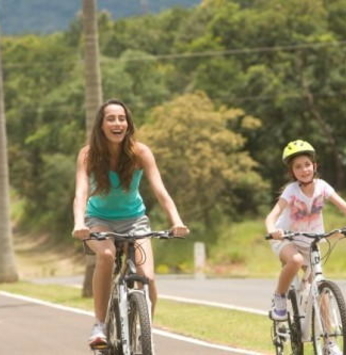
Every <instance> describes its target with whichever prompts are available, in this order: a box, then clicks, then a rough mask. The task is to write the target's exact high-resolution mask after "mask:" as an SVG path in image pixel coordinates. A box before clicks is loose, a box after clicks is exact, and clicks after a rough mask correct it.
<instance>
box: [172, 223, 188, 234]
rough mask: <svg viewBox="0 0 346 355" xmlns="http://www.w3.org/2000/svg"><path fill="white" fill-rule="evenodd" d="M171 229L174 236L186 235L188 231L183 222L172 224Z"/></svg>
mask: <svg viewBox="0 0 346 355" xmlns="http://www.w3.org/2000/svg"><path fill="white" fill-rule="evenodd" d="M171 231H172V233H173V235H174V237H183V236H184V235H187V234H189V233H190V230H189V228H187V227H186V226H184V225H183V224H180V225H175V226H173V227H172V228H171Z"/></svg>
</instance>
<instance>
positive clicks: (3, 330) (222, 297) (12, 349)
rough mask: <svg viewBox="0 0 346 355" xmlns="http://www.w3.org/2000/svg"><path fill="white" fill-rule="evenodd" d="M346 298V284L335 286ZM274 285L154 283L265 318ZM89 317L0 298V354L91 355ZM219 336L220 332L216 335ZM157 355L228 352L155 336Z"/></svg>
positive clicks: (171, 293) (165, 293) (164, 290)
mask: <svg viewBox="0 0 346 355" xmlns="http://www.w3.org/2000/svg"><path fill="white" fill-rule="evenodd" d="M82 280H83V277H82V276H77V277H73V278H54V279H40V280H35V282H37V283H62V284H71V285H75V286H77V287H78V286H79V287H80V285H81V284H82ZM336 282H337V283H338V285H339V286H340V287H341V289H342V291H343V292H344V295H346V281H344V280H336ZM275 283H276V281H275V280H274V279H205V280H203V279H202V280H200V279H193V278H179V277H158V278H157V284H158V290H159V294H160V296H161V297H162V298H164V297H168V298H169V297H172V298H174V297H178V298H181V299H182V300H189V301H191V302H194V301H196V302H206V303H211V304H212V305H220V306H227V305H228V306H236V307H245V308H248V309H252V310H255V311H256V310H257V311H259V312H263V314H266V312H267V310H268V308H269V306H270V300H271V295H272V292H273V290H274V288H275ZM92 322H93V317H92V313H91V312H84V313H83V312H81V313H76V312H74V311H71V310H67V309H59V308H54V307H50V306H47V305H45V304H40V303H35V302H32V301H30V300H28V299H21V298H18V299H17V298H13V297H9V296H8V295H5V294H4V293H0V344H1V346H0V354H1V355H2V354H4V355H5V354H11V355H41V354H42V355H43V354H47V353H48V354H50V355H55V354H56V355H70V354H71V355H79V354H91V355H92V354H93V353H92V352H91V351H90V350H89V348H88V346H87V343H86V340H87V339H86V338H87V337H88V334H89V332H90V329H91V325H92ZM220 331H222V329H220ZM154 339H155V344H156V354H157V355H161V354H165V355H177V354H179V355H206V354H209V355H210V354H212V355H226V354H237V353H239V352H238V351H231V350H230V349H222V348H212V347H208V346H207V344H204V345H202V344H196V343H191V342H188V341H186V339H181V338H179V337H175V336H174V335H172V337H170V335H167V334H161V333H160V331H158V330H155V332H154Z"/></svg>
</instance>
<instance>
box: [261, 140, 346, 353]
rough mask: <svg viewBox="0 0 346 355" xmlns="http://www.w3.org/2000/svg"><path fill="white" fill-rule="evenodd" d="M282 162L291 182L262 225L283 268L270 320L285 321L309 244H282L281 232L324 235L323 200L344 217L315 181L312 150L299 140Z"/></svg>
mask: <svg viewBox="0 0 346 355" xmlns="http://www.w3.org/2000/svg"><path fill="white" fill-rule="evenodd" d="M282 160H283V162H284V163H285V164H286V165H287V167H288V170H289V173H290V175H291V178H292V180H293V181H292V182H290V183H289V184H288V185H286V186H285V188H284V189H283V191H282V193H281V195H280V197H279V200H278V201H277V203H276V204H275V206H274V207H273V209H272V210H271V212H270V213H269V214H268V215H267V217H266V220H265V224H266V229H267V232H268V234H270V235H271V236H272V237H273V238H274V240H273V241H271V246H272V249H273V251H274V253H275V254H276V255H277V256H278V257H279V258H280V261H281V262H282V264H283V267H282V269H281V272H280V276H279V280H278V283H277V287H276V290H275V293H274V296H273V306H272V309H271V311H270V313H271V318H272V319H274V320H278V321H280V320H286V319H287V303H286V294H287V291H288V289H289V287H290V284H291V282H292V280H293V278H294V276H295V275H296V274H297V273H298V271H299V270H300V268H302V267H304V266H307V265H308V262H309V260H308V255H309V243H310V242H309V241H308V240H304V237H302V238H301V239H299V240H294V241H288V240H283V239H282V237H283V235H284V231H285V230H286V231H297V232H316V233H320V232H324V224H323V216H322V210H323V206H324V202H325V200H329V201H331V202H332V203H333V204H334V205H336V206H337V207H338V208H339V209H340V210H341V211H342V212H344V213H345V214H346V201H345V200H344V199H343V198H342V197H340V196H339V195H338V194H337V193H336V192H335V190H334V189H333V187H331V186H330V185H329V184H328V183H327V182H326V181H324V180H322V179H319V178H317V177H316V173H317V164H316V153H315V149H314V148H313V146H312V145H311V144H309V143H308V142H306V141H303V140H296V141H293V142H290V143H288V144H287V146H286V147H285V148H284V150H283V154H282ZM326 353H327V354H341V351H340V350H339V349H337V348H336V344H332V343H328V344H326Z"/></svg>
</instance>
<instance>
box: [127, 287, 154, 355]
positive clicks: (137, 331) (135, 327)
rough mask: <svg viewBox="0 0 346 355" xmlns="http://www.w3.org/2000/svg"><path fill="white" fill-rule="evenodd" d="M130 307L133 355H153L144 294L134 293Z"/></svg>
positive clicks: (131, 295) (130, 298) (130, 300)
mask: <svg viewBox="0 0 346 355" xmlns="http://www.w3.org/2000/svg"><path fill="white" fill-rule="evenodd" d="M129 307H130V309H129V326H130V342H131V343H130V349H131V355H152V354H153V349H152V335H151V322H150V316H149V309H148V304H147V301H146V298H145V296H144V294H143V293H142V292H136V291H135V292H132V293H131V294H130V297H129Z"/></svg>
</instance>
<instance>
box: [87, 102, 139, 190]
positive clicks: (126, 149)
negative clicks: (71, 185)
mask: <svg viewBox="0 0 346 355" xmlns="http://www.w3.org/2000/svg"><path fill="white" fill-rule="evenodd" d="M108 105H120V106H122V107H123V108H124V111H125V115H126V121H127V123H128V128H127V132H126V135H125V138H124V140H123V142H122V143H121V148H120V149H121V151H120V154H119V160H118V162H117V166H116V172H117V173H118V175H119V179H120V186H121V187H122V188H123V189H124V190H128V189H129V188H130V184H131V180H132V176H133V173H134V171H135V169H136V166H137V156H136V152H135V138H134V134H135V126H134V123H133V120H132V115H131V112H130V110H129V109H128V108H127V106H126V105H125V104H124V103H123V102H121V101H120V100H118V99H110V100H108V101H106V102H104V103H103V104H102V106H101V107H100V108H99V110H98V112H97V114H96V119H95V121H94V124H93V127H92V130H91V134H90V138H89V151H88V155H87V174H88V176H92V178H93V180H94V182H95V186H94V189H93V190H92V191H91V195H98V194H102V195H104V194H107V193H108V192H109V191H110V188H111V183H110V179H109V170H110V166H111V161H110V159H111V156H110V151H109V148H108V144H107V139H106V137H105V134H104V132H103V130H102V123H103V119H104V111H105V108H106V107H107V106H108Z"/></svg>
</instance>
